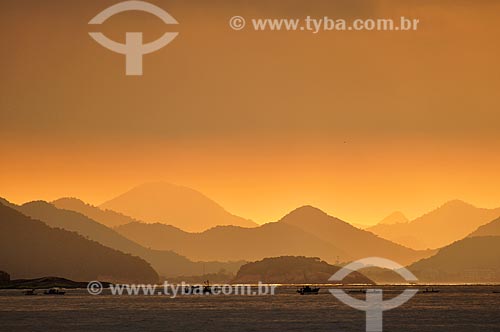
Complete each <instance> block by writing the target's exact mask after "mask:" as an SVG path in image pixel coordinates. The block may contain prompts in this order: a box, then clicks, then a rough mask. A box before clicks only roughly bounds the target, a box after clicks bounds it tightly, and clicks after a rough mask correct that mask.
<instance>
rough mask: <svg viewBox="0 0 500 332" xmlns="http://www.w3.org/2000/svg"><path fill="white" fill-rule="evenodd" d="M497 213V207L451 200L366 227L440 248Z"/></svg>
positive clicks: (400, 239)
mask: <svg viewBox="0 0 500 332" xmlns="http://www.w3.org/2000/svg"><path fill="white" fill-rule="evenodd" d="M498 217H500V208H497V209H482V208H477V207H475V206H473V205H470V204H468V203H465V202H462V201H459V200H455V201H450V202H448V203H446V204H444V205H443V206H441V207H439V208H437V209H435V210H434V211H431V212H429V213H427V214H425V215H423V216H421V217H419V218H417V219H415V220H412V221H410V222H409V223H404V224H394V225H381V224H379V225H376V226H373V227H370V228H368V229H367V230H368V231H370V232H373V233H375V234H377V235H379V236H381V237H383V238H385V239H388V240H391V241H394V242H396V243H400V244H402V245H405V246H407V247H411V248H414V249H426V248H440V247H443V246H446V245H448V244H450V243H453V242H454V241H457V240H460V239H463V238H464V237H466V236H467V235H469V234H470V233H471V232H473V231H474V230H476V229H477V228H478V227H479V226H481V225H484V224H486V223H487V222H489V221H491V220H493V219H496V218H498Z"/></svg>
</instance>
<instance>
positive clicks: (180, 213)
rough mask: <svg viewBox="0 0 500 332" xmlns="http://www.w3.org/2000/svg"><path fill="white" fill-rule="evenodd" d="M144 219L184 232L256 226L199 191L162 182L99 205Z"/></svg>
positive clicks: (142, 187) (140, 187) (136, 189)
mask: <svg viewBox="0 0 500 332" xmlns="http://www.w3.org/2000/svg"><path fill="white" fill-rule="evenodd" d="M100 207H101V208H104V209H110V210H113V211H117V212H120V213H123V214H126V215H127V216H131V217H133V218H137V219H140V220H143V221H145V222H161V223H165V224H169V225H174V226H176V227H178V228H180V229H182V230H185V231H188V232H202V231H204V230H207V229H209V228H212V227H215V226H220V225H233V226H241V227H255V226H257V224H256V223H254V222H253V221H251V220H247V219H244V218H241V217H238V216H235V215H233V214H231V213H229V212H227V211H226V210H224V208H222V207H221V206H220V205H219V204H217V203H216V202H214V201H213V200H211V199H210V198H208V197H206V196H205V195H203V194H201V193H200V192H198V191H196V190H193V189H190V188H186V187H182V186H176V185H173V184H169V183H164V182H155V183H147V184H143V185H140V186H138V187H135V188H133V189H132V190H130V191H128V192H126V193H124V194H122V195H120V196H118V197H116V198H114V199H112V200H110V201H108V202H106V203H104V204H102V205H100Z"/></svg>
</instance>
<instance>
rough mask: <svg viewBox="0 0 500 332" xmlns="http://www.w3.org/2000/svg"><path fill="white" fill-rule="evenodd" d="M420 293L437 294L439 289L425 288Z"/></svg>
mask: <svg viewBox="0 0 500 332" xmlns="http://www.w3.org/2000/svg"><path fill="white" fill-rule="evenodd" d="M422 293H439V289H434V288H431V289H429V288H426V289H425V290H424V291H423V292H422Z"/></svg>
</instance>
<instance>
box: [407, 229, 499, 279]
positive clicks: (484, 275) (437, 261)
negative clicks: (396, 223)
mask: <svg viewBox="0 0 500 332" xmlns="http://www.w3.org/2000/svg"><path fill="white" fill-rule="evenodd" d="M499 252H500V237H499V236H481V237H469V238H466V239H463V240H460V241H457V242H455V243H453V244H451V245H449V246H447V247H444V248H442V249H440V250H439V252H438V253H437V254H436V255H434V256H432V257H429V258H426V259H423V260H421V261H418V262H416V263H414V264H412V265H410V266H409V267H408V268H409V269H410V270H411V271H412V272H413V273H414V274H415V275H416V276H417V277H418V278H419V280H420V281H422V282H446V283H449V282H500V256H499V255H498V253H499Z"/></svg>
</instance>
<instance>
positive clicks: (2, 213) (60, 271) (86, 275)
mask: <svg viewBox="0 0 500 332" xmlns="http://www.w3.org/2000/svg"><path fill="white" fill-rule="evenodd" d="M0 264H1V268H2V269H3V270H5V271H8V272H9V273H10V275H11V277H12V278H38V277H41V276H47V275H49V276H50V275H54V276H60V277H64V278H69V279H72V280H81V281H90V280H105V281H113V282H134V283H135V282H141V283H155V282H158V274H157V273H156V272H155V271H154V270H153V268H151V266H150V265H149V263H147V262H146V261H144V260H143V259H141V258H139V257H133V256H131V255H128V254H124V253H122V252H120V251H118V250H114V249H111V248H108V247H105V246H103V245H102V244H99V243H97V242H95V241H91V240H88V239H86V238H84V237H82V236H81V235H78V234H77V233H74V232H69V231H66V230H63V229H59V228H51V227H49V226H47V225H46V224H45V223H43V222H41V221H38V220H33V219H30V218H29V217H27V216H25V215H23V214H21V213H20V212H19V211H16V210H14V209H12V208H10V207H8V206H5V205H4V204H2V203H1V202H0Z"/></svg>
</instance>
